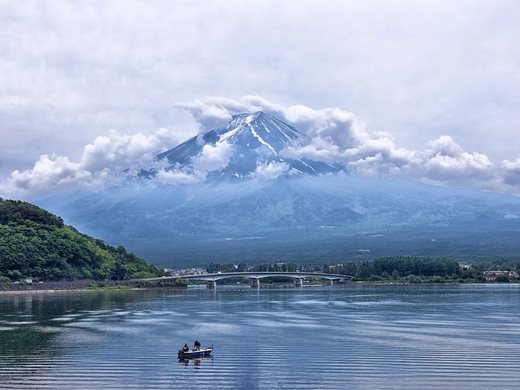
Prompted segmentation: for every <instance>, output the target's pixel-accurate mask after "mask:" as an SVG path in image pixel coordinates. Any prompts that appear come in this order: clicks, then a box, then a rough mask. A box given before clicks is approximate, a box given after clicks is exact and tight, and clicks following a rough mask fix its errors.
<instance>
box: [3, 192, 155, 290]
mask: <svg viewBox="0 0 520 390" xmlns="http://www.w3.org/2000/svg"><path fill="white" fill-rule="evenodd" d="M159 274H160V272H159V271H158V270H157V269H156V268H155V267H154V266H153V265H150V264H147V263H146V262H145V261H144V260H143V259H141V258H139V257H137V256H135V255H134V254H132V253H128V252H127V251H126V249H125V248H124V247H119V248H114V247H112V246H110V245H107V244H105V243H104V242H103V241H101V240H96V239H94V238H92V237H89V236H87V235H84V234H81V233H79V232H78V231H77V230H76V229H74V228H72V227H71V226H66V225H65V224H64V222H63V220H62V219H61V218H59V217H57V216H55V215H53V214H51V213H49V212H47V211H46V210H43V209H41V208H40V207H37V206H35V205H32V204H30V203H26V202H21V201H12V200H4V199H2V198H0V278H2V279H5V278H9V279H11V280H17V279H20V278H22V277H35V278H40V279H44V280H53V279H63V278H67V279H68V278H75V279H100V280H104V279H129V278H135V277H148V276H158V275H159Z"/></svg>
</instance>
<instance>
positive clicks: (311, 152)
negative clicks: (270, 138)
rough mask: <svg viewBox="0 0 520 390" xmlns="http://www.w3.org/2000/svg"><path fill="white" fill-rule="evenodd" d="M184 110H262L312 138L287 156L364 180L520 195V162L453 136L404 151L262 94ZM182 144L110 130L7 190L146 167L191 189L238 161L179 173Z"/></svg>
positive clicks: (212, 154) (277, 167)
mask: <svg viewBox="0 0 520 390" xmlns="http://www.w3.org/2000/svg"><path fill="white" fill-rule="evenodd" d="M178 107H183V108H184V109H187V110H189V111H190V112H191V113H192V114H193V116H194V118H195V120H196V121H197V122H198V123H199V124H200V130H201V131H205V130H208V129H209V126H219V125H222V124H224V123H225V121H226V120H228V119H229V118H230V117H231V116H232V115H234V114H237V113H243V112H251V111H253V112H254V111H259V110H262V111H265V112H268V113H271V114H273V115H276V116H278V117H280V118H281V119H282V120H284V121H286V122H288V123H290V124H292V125H294V126H295V127H296V128H297V129H299V130H302V131H304V132H305V133H306V134H307V135H308V137H309V138H308V139H309V142H308V143H307V144H305V145H302V146H301V147H293V148H290V149H288V150H286V151H285V152H284V154H285V156H286V157H290V158H304V157H305V158H309V159H311V160H317V161H325V162H333V161H337V162H341V163H343V164H344V165H345V166H346V167H347V168H348V170H350V171H351V172H352V173H353V174H357V175H363V176H371V177H378V176H400V177H406V178H410V179H414V180H420V181H423V182H427V183H432V184H436V185H446V186H466V187H474V188H478V189H485V190H492V191H498V192H506V193H513V194H520V158H518V159H517V160H512V161H510V160H504V161H502V162H501V163H500V164H495V163H493V162H492V161H491V159H490V158H489V157H488V156H487V155H485V154H483V153H478V152H468V151H466V150H465V149H464V148H463V147H462V146H461V145H460V144H458V143H457V142H455V140H454V139H453V138H452V137H451V136H448V135H443V136H440V137H438V138H437V139H434V140H433V141H431V142H429V143H428V144H427V145H426V146H425V147H424V148H423V149H419V150H412V149H409V148H405V147H401V146H398V145H397V144H396V142H395V140H394V139H393V137H392V136H391V135H390V134H388V133H385V132H381V131H370V130H368V129H367V126H366V125H365V124H363V123H362V122H361V121H360V120H359V119H358V118H357V117H356V116H355V115H354V114H353V113H351V112H349V111H345V110H342V109H339V108H321V109H315V108H312V107H308V106H305V105H289V106H284V105H280V104H276V103H271V102H270V101H268V100H266V99H264V98H262V97H259V96H244V97H242V98H239V99H232V98H224V97H207V98H203V99H198V100H195V101H191V102H187V103H179V104H178ZM178 141H179V139H178V137H177V136H176V133H175V132H172V131H170V130H167V129H159V130H157V131H156V132H154V133H152V134H148V135H146V134H143V133H137V134H133V135H128V134H124V133H122V132H119V131H110V132H109V133H108V134H107V135H106V136H100V137H97V138H96V139H95V140H94V142H92V143H90V144H88V145H86V146H85V147H84V148H83V152H82V155H81V157H80V158H79V159H78V161H77V162H76V161H74V159H72V158H70V157H65V156H52V155H51V156H49V155H43V156H41V157H40V159H39V160H38V161H37V162H36V163H35V164H34V166H33V167H32V168H31V169H26V170H15V171H13V172H12V173H11V174H10V176H9V177H8V178H7V179H6V180H4V181H3V182H0V192H1V193H4V194H7V195H10V196H17V197H33V198H34V197H36V196H42V195H45V194H48V193H53V192H57V191H61V190H64V189H70V188H77V187H78V186H79V187H88V188H99V187H101V186H103V185H106V184H107V183H114V182H117V181H118V180H121V177H122V176H121V172H122V171H123V170H126V169H129V173H130V174H134V173H135V172H136V171H137V170H138V169H139V168H140V167H143V166H146V167H151V168H154V169H155V170H156V172H157V175H156V176H155V178H154V179H153V180H152V181H153V182H156V183H160V184H189V183H193V182H200V181H203V180H205V178H206V177H207V175H208V173H209V172H211V171H214V170H218V169H221V168H224V167H226V166H227V165H228V164H229V161H230V159H231V157H232V152H233V150H232V145H230V144H228V143H227V142H225V141H224V142H218V143H216V144H214V145H205V146H204V147H203V148H202V151H201V153H200V154H199V155H198V156H196V157H195V158H193V159H192V161H191V164H190V166H189V167H174V168H172V167H169V166H168V164H167V162H165V161H163V162H153V158H154V156H156V155H157V154H158V153H160V152H162V151H164V150H166V149H168V148H171V147H173V146H174V145H175V144H177V142H178ZM288 169H289V166H288V165H287V164H285V163H275V162H271V163H268V164H265V163H262V164H260V165H259V166H258V167H257V168H256V171H255V172H254V174H253V175H252V176H253V177H256V178H262V179H272V178H276V177H279V176H280V175H282V174H285V173H287V171H288Z"/></svg>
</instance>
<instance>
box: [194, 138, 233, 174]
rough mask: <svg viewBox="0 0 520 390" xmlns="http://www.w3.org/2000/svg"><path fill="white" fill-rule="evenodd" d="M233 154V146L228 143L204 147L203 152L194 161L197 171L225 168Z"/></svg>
mask: <svg viewBox="0 0 520 390" xmlns="http://www.w3.org/2000/svg"><path fill="white" fill-rule="evenodd" d="M232 153H233V149H232V147H231V145H230V144H229V143H227V142H225V141H224V142H217V143H216V144H215V145H210V144H207V145H204V147H203V148H202V152H201V153H200V154H199V155H198V156H197V157H196V158H195V159H194V161H193V166H194V168H195V170H197V171H202V172H210V171H216V170H218V169H221V168H225V167H226V166H227V165H228V164H229V159H230V158H231V155H232Z"/></svg>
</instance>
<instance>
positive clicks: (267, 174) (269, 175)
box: [252, 161, 290, 180]
mask: <svg viewBox="0 0 520 390" xmlns="http://www.w3.org/2000/svg"><path fill="white" fill-rule="evenodd" d="M289 168H290V167H289V165H288V164H287V163H284V162H276V161H271V162H269V163H262V164H259V165H258V166H257V167H256V169H255V171H254V173H253V174H252V176H253V177H254V178H259V179H263V180H274V179H276V178H278V177H280V176H281V175H283V174H285V173H287V172H289Z"/></svg>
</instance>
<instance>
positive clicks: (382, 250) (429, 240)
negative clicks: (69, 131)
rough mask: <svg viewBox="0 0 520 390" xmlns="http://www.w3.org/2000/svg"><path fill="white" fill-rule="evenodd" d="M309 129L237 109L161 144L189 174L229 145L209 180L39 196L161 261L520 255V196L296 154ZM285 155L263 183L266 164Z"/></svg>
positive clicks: (145, 182)
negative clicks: (376, 173)
mask: <svg viewBox="0 0 520 390" xmlns="http://www.w3.org/2000/svg"><path fill="white" fill-rule="evenodd" d="M307 142H309V139H308V137H307V136H306V135H305V134H303V133H301V132H299V131H298V130H297V129H295V128H293V127H291V126H289V125H287V124H285V123H284V122H282V121H280V120H279V119H277V118H275V117H273V116H271V115H268V114H265V113H261V112H259V113H246V114H241V115H236V116H234V117H233V118H232V119H231V121H230V122H229V123H227V124H225V125H224V126H222V127H220V128H217V129H214V130H210V131H207V132H205V133H203V134H201V135H199V136H198V137H194V138H192V139H190V140H188V141H186V142H184V143H182V144H180V145H179V146H177V147H175V148H173V149H171V150H169V151H167V152H164V153H162V154H161V155H159V156H158V159H159V160H162V161H166V162H167V167H168V169H172V170H173V169H176V170H182V171H186V172H189V171H190V170H195V169H197V164H198V163H199V160H200V158H201V154H203V153H204V150H205V148H206V149H207V148H218V147H220V146H222V145H224V146H225V148H228V149H227V151H228V152H229V154H228V157H229V160H228V161H226V164H222V165H221V166H218V167H214V168H215V169H211V167H210V169H209V170H208V171H209V172H210V173H209V174H208V177H207V180H205V181H203V182H198V183H194V184H189V185H172V184H157V181H154V180H149V179H150V177H153V175H154V174H155V172H154V171H153V169H151V168H150V169H148V171H147V173H146V174H144V173H143V174H142V175H141V177H140V179H138V180H129V181H127V182H125V183H124V184H120V185H117V186H113V187H110V188H106V189H104V190H102V191H99V192H84V191H77V192H75V193H67V194H61V195H57V196H54V197H51V198H48V199H43V200H40V201H39V202H38V204H39V205H42V206H44V207H46V208H48V209H49V210H52V211H53V212H55V213H58V214H59V215H62V216H63V217H64V218H65V220H66V221H67V222H68V223H72V224H74V225H75V226H77V227H79V228H81V229H82V230H83V231H85V232H87V233H89V234H92V235H96V236H97V237H101V238H103V239H104V240H106V241H107V242H110V243H112V244H114V245H120V244H124V245H125V246H128V247H129V248H130V249H131V250H132V251H134V252H136V253H138V254H139V255H142V256H146V258H148V259H150V260H152V261H154V262H155V263H156V264H160V265H162V266H169V267H174V266H186V265H195V264H197V265H207V264H208V263H209V262H210V261H214V262H249V263H259V262H264V261H294V262H298V263H303V262H307V263H317V262H321V263H339V262H344V261H347V260H352V259H354V260H355V259H369V258H374V257H378V256H455V257H459V258H463V259H470V260H475V259H479V258H483V257H485V258H489V257H493V256H517V255H518V254H519V253H520V240H519V239H518V237H520V198H518V197H512V196H506V195H499V194H494V193H489V192H482V191H471V190H464V189H454V188H442V187H435V186H430V185H425V184H422V183H418V182H413V181H407V180H402V179H401V180H397V179H395V180H391V179H382V178H379V179H369V178H363V177H356V176H354V175H351V174H349V173H348V172H347V171H346V170H345V168H344V167H343V165H341V164H340V163H332V164H325V163H321V162H316V161H312V160H300V159H288V158H285V157H284V154H285V153H284V151H286V150H287V149H288V148H290V147H295V146H299V145H304V144H305V143H307ZM269 163H272V164H286V165H285V167H286V170H285V172H286V174H285V175H281V176H278V177H277V178H275V179H272V178H271V179H270V180H266V179H265V178H262V177H260V176H258V175H256V174H255V173H256V170H257V167H258V166H261V165H262V164H269Z"/></svg>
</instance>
